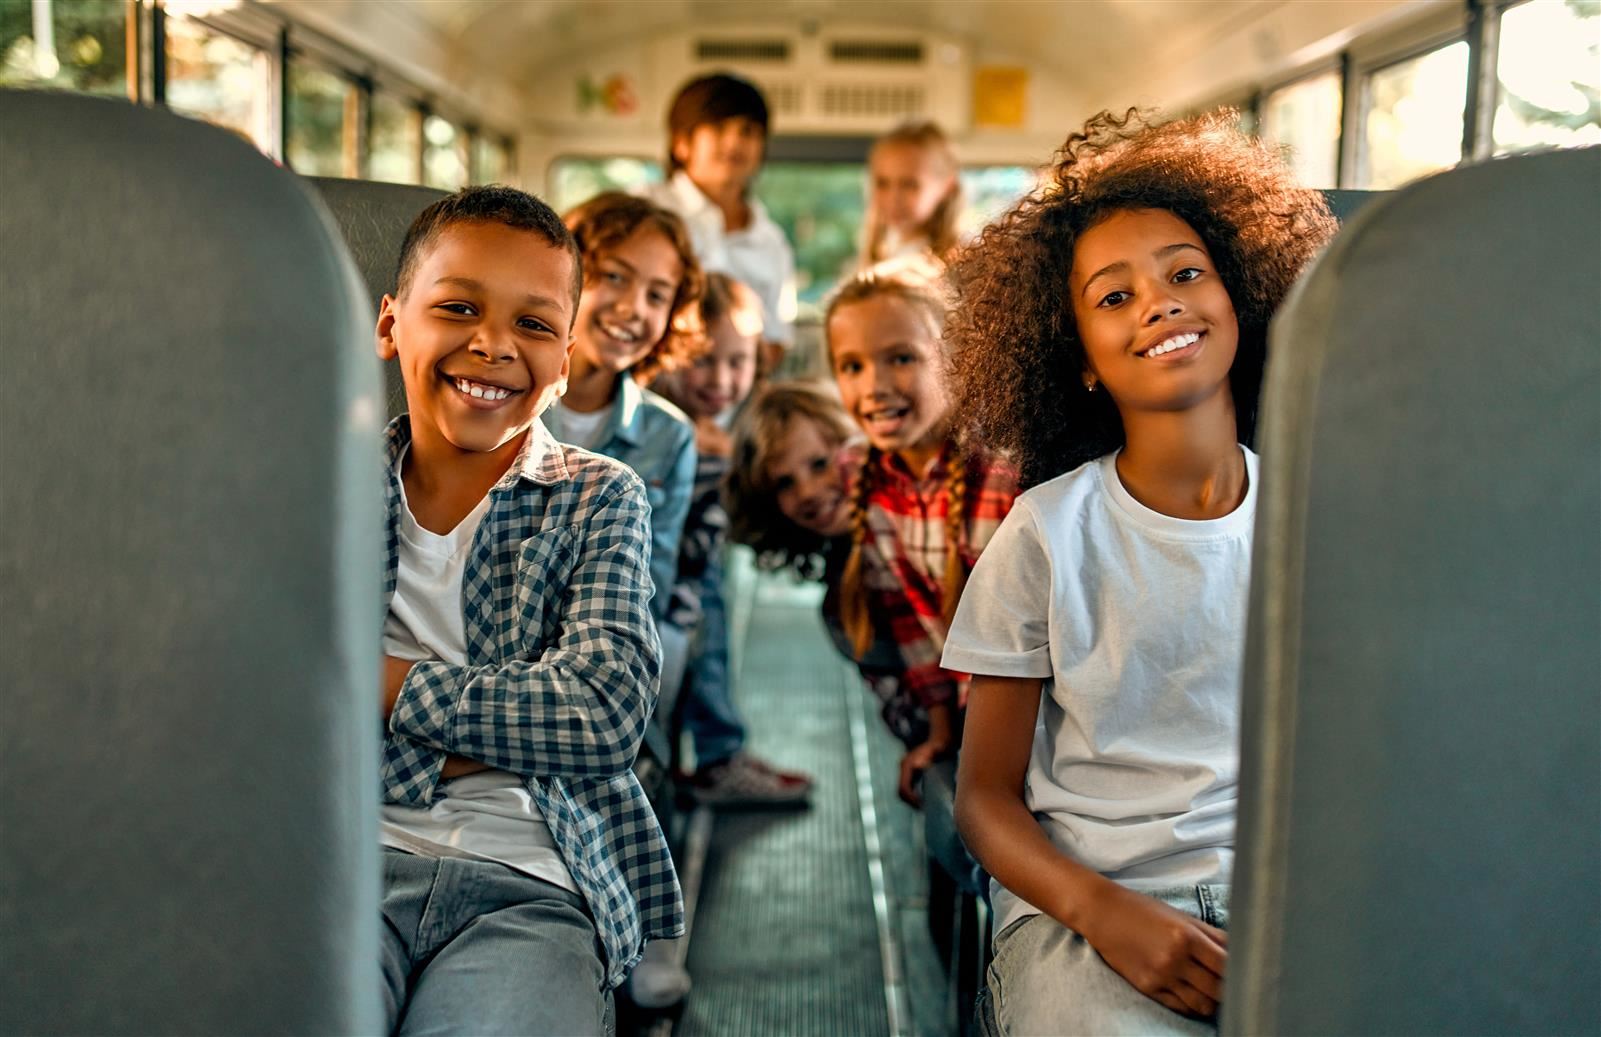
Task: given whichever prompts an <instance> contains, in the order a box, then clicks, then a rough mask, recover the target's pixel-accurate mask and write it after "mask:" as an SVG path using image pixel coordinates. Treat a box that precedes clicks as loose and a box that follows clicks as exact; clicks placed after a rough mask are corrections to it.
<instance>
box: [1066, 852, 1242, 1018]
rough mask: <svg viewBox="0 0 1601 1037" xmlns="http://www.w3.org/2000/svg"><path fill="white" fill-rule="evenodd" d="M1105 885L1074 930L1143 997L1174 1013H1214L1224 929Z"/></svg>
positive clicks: (1209, 1015) (1220, 990)
mask: <svg viewBox="0 0 1601 1037" xmlns="http://www.w3.org/2000/svg"><path fill="white" fill-rule="evenodd" d="M1108 887H1109V888H1107V889H1106V890H1105V893H1104V896H1105V899H1104V900H1103V901H1102V902H1101V903H1100V904H1099V905H1098V906H1097V908H1096V909H1095V910H1094V911H1092V912H1088V913H1086V915H1085V918H1084V920H1083V921H1082V922H1080V926H1079V932H1080V935H1082V936H1083V937H1084V939H1086V940H1088V941H1089V943H1090V946H1092V947H1094V948H1095V949H1096V950H1097V951H1099V952H1100V955H1101V957H1102V958H1103V959H1104V960H1105V961H1106V963H1107V964H1108V965H1110V966H1112V968H1113V970H1115V971H1116V972H1117V974H1118V975H1120V976H1122V977H1123V978H1124V979H1126V980H1128V981H1129V983H1130V984H1132V985H1133V987H1134V989H1136V990H1138V991H1139V992H1140V993H1142V994H1144V995H1145V996H1146V997H1148V998H1151V999H1152V1000H1153V1001H1156V1002H1158V1003H1160V1004H1162V1005H1165V1006H1166V1007H1168V1008H1171V1009H1172V1010H1173V1011H1175V1012H1178V1013H1179V1014H1180V1015H1187V1016H1193V1017H1195V1018H1198V1019H1210V1018H1212V1017H1213V1016H1215V1015H1217V1006H1218V1002H1219V1001H1220V1000H1221V999H1222V997H1223V969H1224V966H1225V965H1226V964H1227V963H1228V934H1227V933H1225V932H1224V931H1223V930H1221V929H1216V928H1213V927H1212V926H1210V925H1207V924H1206V923H1205V922H1203V921H1201V920H1200V919H1197V918H1192V917H1190V916H1189V915H1187V914H1185V913H1184V912H1183V911H1179V910H1176V909H1174V908H1171V907H1168V906H1167V905H1166V904H1164V903H1162V902H1161V901H1159V900H1154V899H1152V898H1151V897H1147V896H1142V895H1140V894H1139V893H1136V892H1134V891H1133V890H1131V889H1126V888H1124V887H1122V886H1117V885H1113V884H1111V883H1108Z"/></svg>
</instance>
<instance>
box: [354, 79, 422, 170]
mask: <svg viewBox="0 0 1601 1037" xmlns="http://www.w3.org/2000/svg"><path fill="white" fill-rule="evenodd" d="M371 111H372V117H371V122H372V127H371V130H370V132H369V136H368V155H367V167H368V168H367V176H368V178H369V179H372V180H385V181H388V182H390V183H395V184H415V183H420V182H421V181H422V171H421V170H420V169H419V168H418V165H417V161H418V158H419V157H420V155H421V153H422V113H421V112H419V111H418V110H417V109H416V108H415V107H413V106H412V105H410V104H408V103H407V102H406V101H404V100H403V99H401V98H399V97H396V96H395V95H394V94H391V93H387V92H385V91H383V90H374V91H373V95H372V108H371Z"/></svg>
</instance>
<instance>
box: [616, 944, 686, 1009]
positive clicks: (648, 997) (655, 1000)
mask: <svg viewBox="0 0 1601 1037" xmlns="http://www.w3.org/2000/svg"><path fill="white" fill-rule="evenodd" d="M689 985H690V984H689V973H688V972H687V971H685V969H684V966H683V965H682V964H680V963H679V960H678V947H677V941H675V940H651V941H649V942H648V943H646V944H645V956H644V957H643V958H640V959H639V964H638V965H635V966H634V971H633V972H630V973H629V974H628V999H629V1000H630V1001H632V1002H634V1004H636V1005H638V1006H639V1007H640V1008H645V1009H650V1010H652V1011H659V1010H661V1009H663V1008H671V1007H672V1006H673V1005H676V1004H678V1002H680V1001H682V1000H683V999H684V995H686V994H688V993H689Z"/></svg>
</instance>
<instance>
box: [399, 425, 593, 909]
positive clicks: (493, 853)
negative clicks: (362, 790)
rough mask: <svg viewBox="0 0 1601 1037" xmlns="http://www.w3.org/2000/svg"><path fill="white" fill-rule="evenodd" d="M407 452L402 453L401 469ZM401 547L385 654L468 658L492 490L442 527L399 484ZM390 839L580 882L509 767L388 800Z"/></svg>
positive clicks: (421, 850) (457, 662)
mask: <svg viewBox="0 0 1601 1037" xmlns="http://www.w3.org/2000/svg"><path fill="white" fill-rule="evenodd" d="M405 458H406V455H405V451H402V452H401V455H400V460H399V461H397V462H396V463H395V475H396V478H399V476H400V465H401V464H402V463H404V461H405ZM400 497H401V503H402V504H403V505H404V506H403V507H402V508H401V512H400V529H399V533H400V550H399V557H398V559H397V563H398V564H397V568H396V572H395V596H394V598H393V599H392V600H391V601H390V603H389V614H388V615H387V616H386V617H385V618H384V654H386V655H392V656H394V657H395V658H397V659H410V660H415V659H439V660H441V661H443V662H447V663H450V664H451V665H452V666H465V665H467V631H466V625H465V621H464V619H463V617H462V611H461V581H462V577H463V575H464V574H465V572H466V569H467V556H468V555H469V554H471V553H472V543H473V534H474V533H476V532H477V531H478V523H479V522H480V521H482V520H483V517H484V514H485V513H486V512H488V510H489V498H488V496H485V497H484V499H483V500H481V501H479V502H478V505H477V507H475V508H473V510H472V512H471V513H470V514H469V515H468V516H467V517H466V518H464V519H462V520H461V524H460V525H458V526H457V527H456V528H455V529H453V530H451V531H450V532H449V533H446V534H444V535H443V536H441V535H440V534H438V533H432V532H429V531H428V530H426V529H424V528H423V527H422V526H421V525H419V524H418V522H417V520H416V519H415V518H414V517H413V516H412V514H411V503H410V502H409V501H407V500H406V484H405V482H404V480H402V481H401V484H400ZM381 836H382V840H383V844H384V845H385V846H393V847H394V848H396V849H398V850H405V851H407V852H408V853H416V854H420V855H422V856H425V857H467V858H473V859H477V860H491V861H499V862H500V863H502V864H505V865H507V866H508V867H512V868H516V869H517V870H518V871H520V872H524V873H525V874H528V875H532V876H534V877H535V878H537V879H544V880H545V881H546V882H549V883H552V884H554V885H557V886H560V887H562V888H563V889H566V890H569V891H571V892H574V893H576V892H578V887H577V885H576V884H574V882H573V878H572V875H571V874H570V873H569V872H568V870H567V865H566V864H565V863H564V862H563V861H562V859H561V854H560V853H558V852H557V850H556V843H555V840H554V839H552V838H551V835H550V828H549V826H548V825H546V824H545V818H544V815H543V814H541V813H540V811H539V807H538V806H537V805H536V804H535V803H534V801H533V798H532V797H531V796H529V794H528V790H527V789H526V788H524V787H523V781H522V779H521V778H519V777H518V776H517V775H515V774H512V773H510V772H509V771H498V770H489V771H479V772H478V773H476V774H467V775H463V776H462V777H460V778H456V779H454V780H451V781H447V782H445V783H443V784H442V785H440V795H439V796H438V797H437V798H436V799H435V800H434V802H433V803H432V804H430V805H428V806H426V807H403V806H395V805H392V804H386V805H385V806H384V807H383V819H382V825H381Z"/></svg>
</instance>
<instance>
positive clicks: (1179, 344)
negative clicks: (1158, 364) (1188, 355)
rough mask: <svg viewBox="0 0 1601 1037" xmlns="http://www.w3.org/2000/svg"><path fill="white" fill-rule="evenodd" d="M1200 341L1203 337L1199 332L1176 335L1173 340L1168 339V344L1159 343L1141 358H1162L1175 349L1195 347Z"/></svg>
mask: <svg viewBox="0 0 1601 1037" xmlns="http://www.w3.org/2000/svg"><path fill="white" fill-rule="evenodd" d="M1199 341H1201V336H1200V333H1199V332H1194V331H1191V332H1189V333H1188V334H1184V335H1174V336H1173V337H1172V338H1170V339H1168V340H1167V341H1166V342H1159V343H1157V344H1156V345H1154V346H1152V347H1151V348H1150V349H1147V350H1146V351H1145V352H1144V353H1142V354H1140V355H1141V356H1161V355H1162V354H1164V353H1171V352H1173V350H1175V349H1183V348H1184V347H1185V346H1193V345H1195V343H1197V342H1199Z"/></svg>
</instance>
